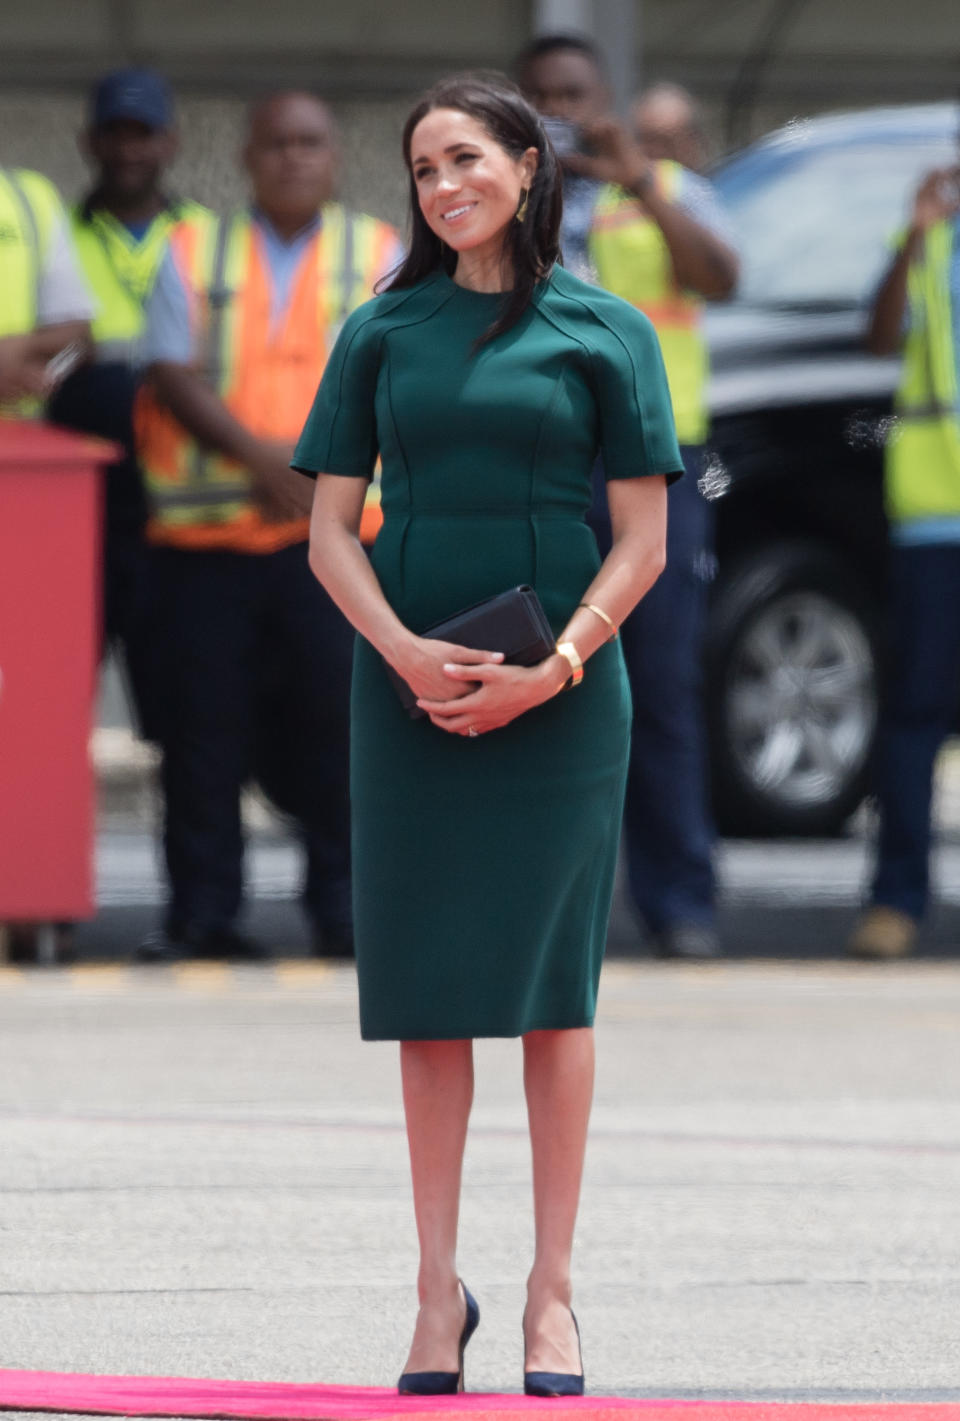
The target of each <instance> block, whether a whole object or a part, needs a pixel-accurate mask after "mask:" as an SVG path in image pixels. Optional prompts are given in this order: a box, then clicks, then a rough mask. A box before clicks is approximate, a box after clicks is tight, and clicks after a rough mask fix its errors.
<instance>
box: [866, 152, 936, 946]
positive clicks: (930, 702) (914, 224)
mask: <svg viewBox="0 0 960 1421" xmlns="http://www.w3.org/2000/svg"><path fill="white" fill-rule="evenodd" d="M904 331H906V335H905V338H904ZM867 339H868V345H869V348H870V350H871V351H872V352H873V353H874V354H875V355H891V354H893V353H894V352H895V351H898V350H899V349H900V348H901V346H903V371H902V374H901V377H900V386H899V389H898V391H897V397H896V405H895V413H896V419H895V421H894V424H893V426H892V428H891V431H890V435H889V438H888V440H887V448H886V469H885V479H886V503H887V516H888V519H889V522H890V542H891V549H890V565H889V574H888V576H889V582H888V589H889V590H888V597H889V626H888V630H889V637H890V645H889V664H888V668H887V685H886V696H885V700H884V703H883V706H882V709H881V720H880V736H879V751H878V756H877V767H876V786H875V787H876V795H877V804H878V808H879V811H880V830H879V838H878V843H877V861H876V867H875V870H874V876H873V884H872V888H871V895H870V906H869V908H868V909H867V910H866V912H865V913H864V914H863V916H862V917H861V918H860V920H859V922H858V923H857V925H856V927H855V928H854V931H853V933H852V935H851V937H850V939H849V941H848V943H847V947H848V950H849V951H850V952H851V953H852V954H853V955H854V956H856V957H864V958H874V959H876V958H895V957H903V956H904V955H905V954H907V953H908V952H910V951H911V949H912V948H913V946H914V944H915V943H916V940H917V937H918V934H919V930H920V922H921V920H922V918H923V916H924V913H925V911H926V908H927V901H928V897H929V861H930V844H931V820H930V816H931V795H932V788H933V767H934V761H935V759H936V755H937V751H938V750H939V749H940V746H941V745H942V744H943V742H944V740H945V739H946V737H947V736H948V735H949V734H950V732H951V730H952V729H953V726H954V723H955V718H956V713H957V703H958V700H960V413H958V408H960V406H958V393H957V392H958V388H960V168H942V169H938V170H937V171H935V172H931V173H928V174H927V175H926V177H925V178H924V179H923V181H922V183H921V184H920V186H919V188H918V190H917V193H916V196H915V198H914V202H913V211H912V214H911V219H910V225H909V227H908V229H907V231H906V233H905V235H904V236H903V239H902V241H901V242H900V244H899V247H898V250H897V253H896V255H895V256H894V258H893V261H892V262H891V264H890V267H889V270H888V271H887V274H886V277H885V278H884V280H883V282H882V284H881V286H880V289H879V291H878V292H877V297H876V301H875V303H874V308H873V314H872V319H871V322H870V329H869V332H868V337H867Z"/></svg>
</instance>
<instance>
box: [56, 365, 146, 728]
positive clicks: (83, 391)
mask: <svg viewBox="0 0 960 1421" xmlns="http://www.w3.org/2000/svg"><path fill="white" fill-rule="evenodd" d="M135 393H136V376H135V374H134V372H133V370H132V369H131V368H130V366H129V365H123V364H121V363H119V362H116V363H111V364H102V365H84V366H83V367H81V369H79V370H76V371H74V373H73V374H72V375H70V376H68V377H67V379H66V380H65V381H64V382H63V384H62V385H61V386H59V388H58V389H57V390H55V391H54V393H53V395H52V396H51V399H50V402H49V405H48V407H47V416H48V418H49V419H51V420H53V422H54V423H55V424H61V425H63V426H64V427H65V428H67V429H78V430H81V431H82V432H83V433H85V434H99V435H102V436H103V437H104V438H105V439H111V440H113V441H114V443H116V444H119V445H120V446H121V447H122V449H123V451H124V452H123V457H122V458H120V459H119V460H118V461H117V462H116V463H115V464H111V465H109V466H108V468H107V470H106V479H105V486H104V490H105V497H104V505H103V513H104V516H103V624H102V632H103V645H104V647H105V648H106V647H109V648H111V649H112V650H114V651H119V652H120V654H121V656H122V660H123V665H124V669H125V671H126V677H127V686H128V689H129V692H130V696H131V700H132V703H133V710H134V713H135V717H136V720H137V728H138V730H139V731H140V734H141V735H143V736H144V738H145V739H147V740H154V739H156V738H157V734H158V727H157V716H156V697H157V691H156V668H155V666H154V664H153V649H154V630H153V627H152V624H151V615H152V612H153V586H152V580H151V573H152V568H153V550H152V548H151V547H150V546H149V544H148V543H147V541H146V538H145V537H144V527H145V525H146V521H147V504H146V496H145V494H144V491H143V480H142V477H141V474H140V469H139V468H138V466H137V461H136V458H135V455H134V453H133V425H132V411H133V400H134V395H135Z"/></svg>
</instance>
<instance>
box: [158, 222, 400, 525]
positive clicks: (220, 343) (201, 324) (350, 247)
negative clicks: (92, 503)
mask: <svg viewBox="0 0 960 1421" xmlns="http://www.w3.org/2000/svg"><path fill="white" fill-rule="evenodd" d="M322 219H323V220H322V223H321V227H320V230H319V232H318V233H317V235H316V236H315V237H314V238H313V240H312V241H311V242H310V244H309V246H308V247H307V249H306V251H305V252H304V254H303V257H302V258H301V261H300V264H299V266H298V269H297V271H296V274H295V276H294V278H293V282H292V284H291V288H290V295H289V298H288V300H287V303H286V308H285V310H284V311H283V313H282V315H281V316H280V317H279V319H278V320H277V321H273V320H272V319H271V276H270V268H269V261H268V258H267V253H266V250H265V245H264V240H263V236H262V233H261V232H260V230H259V228H258V226H257V224H256V222H255V221H254V220H253V218H252V217H251V216H250V215H249V214H246V213H242V214H237V215H236V216H234V217H231V218H223V219H217V218H213V219H196V218H193V219H187V220H185V221H184V222H183V223H181V224H180V225H179V226H178V227H177V228H175V229H174V231H173V232H172V234H171V237H170V249H171V253H172V255H173V259H174V261H175V262H176V264H177V268H178V270H179V273H180V275H181V278H182V280H183V283H184V287H185V289H186V291H187V293H188V296H189V300H190V318H191V325H192V329H193V331H194V335H195V341H196V348H197V349H198V350H199V351H200V352H201V359H200V361H199V362H198V369H199V370H200V371H201V373H202V374H203V375H204V376H205V378H206V379H207V380H208V381H209V383H210V384H211V385H212V386H213V388H214V389H215V390H216V391H217V393H218V394H219V396H220V398H221V399H222V400H223V402H224V404H225V405H226V406H227V408H228V409H229V410H230V412H231V413H232V414H233V415H234V416H235V417H236V418H237V419H238V420H239V421H240V422H241V423H242V424H243V425H244V427H245V428H247V429H249V430H250V432H251V433H252V434H254V435H256V436H257V438H260V439H266V440H277V441H280V442H283V443H285V444H293V443H294V442H295V441H296V439H297V437H298V436H299V434H300V431H301V429H302V428H303V425H304V422H305V420H306V417H307V414H308V413H309V410H310V406H311V404H312V402H313V398H314V395H315V393H316V388H317V384H318V382H319V379H320V376H321V375H322V373H323V369H324V366H325V365H326V362H327V358H328V356H329V354H330V351H331V349H332V348H333V343H334V341H335V339H336V336H337V334H338V332H339V329H340V327H341V326H342V324H343V321H344V320H345V319H346V317H347V316H348V315H349V314H350V313H351V311H353V310H354V309H355V308H356V307H357V306H359V305H360V304H361V303H362V302H363V301H365V300H367V299H368V298H369V297H370V296H371V295H372V292H373V286H374V283H375V281H376V280H377V279H378V277H379V276H381V275H382V274H383V272H384V271H385V270H386V267H387V264H388V262H389V260H390V257H391V255H392V254H393V253H394V252H395V250H396V247H397V240H398V239H397V236H396V233H395V232H394V230H393V228H392V227H389V226H388V225H387V224H386V223H384V222H379V221H377V220H376V219H375V218H373V217H367V216H364V215H361V214H353V213H348V212H346V211H345V209H344V208H342V207H341V206H340V205H339V203H328V204H325V206H324V207H323V210H322ZM135 428H136V436H137V448H138V453H139V457H140V464H141V468H142V470H143V476H144V482H145V485H146V488H147V492H148V495H149V498H150V502H151V508H152V516H151V519H150V523H149V526H148V535H149V537H150V539H151V540H152V541H153V542H155V543H160V544H165V545H170V546H174V547H180V548H189V549H224V550H229V551H233V552H244V553H269V552H275V551H276V550H277V549H279V548H283V547H286V546H288V545H289V544H291V543H296V542H301V541H303V540H304V539H306V537H307V535H308V530H309V520H308V519H306V518H298V519H294V520H290V521H288V522H282V523H270V522H267V521H266V520H265V519H264V518H263V516H262V514H261V513H260V511H259V509H258V508H257V507H256V505H255V504H254V502H253V500H252V498H251V495H250V485H251V480H250V475H249V473H248V472H247V470H245V469H244V468H243V467H242V466H241V465H240V464H238V463H237V462H236V461H235V460H233V459H229V458H227V457H226V456H225V455H222V454H219V453H217V452H215V451H212V450H209V449H205V448H202V447H201V446H200V445H199V444H197V442H196V441H195V440H194V439H193V438H192V436H191V435H190V434H188V433H187V431H186V430H185V429H184V428H183V426H182V425H181V424H180V423H179V422H178V421H177V420H176V419H175V418H174V417H173V415H171V414H170V412H169V411H168V410H167V409H165V408H164V407H163V406H162V405H161V404H160V403H159V402H158V400H157V399H156V397H155V395H154V394H153V391H152V390H151V388H150V385H149V382H147V384H146V385H145V386H144V388H143V389H142V391H141V392H140V394H139V396H138V399H137V407H136V410H135Z"/></svg>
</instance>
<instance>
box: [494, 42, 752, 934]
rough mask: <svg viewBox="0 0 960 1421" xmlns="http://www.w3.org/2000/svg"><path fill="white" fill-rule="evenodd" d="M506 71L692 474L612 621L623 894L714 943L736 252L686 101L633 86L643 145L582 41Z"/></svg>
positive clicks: (581, 258) (664, 928) (571, 256)
mask: <svg viewBox="0 0 960 1421" xmlns="http://www.w3.org/2000/svg"><path fill="white" fill-rule="evenodd" d="M516 70H517V75H518V78H519V81H520V85H521V88H522V89H523V90H524V92H525V93H526V94H527V96H528V98H530V99H531V101H532V102H533V103H534V104H535V105H536V107H537V108H538V109H539V110H540V112H541V113H542V114H543V115H544V117H545V118H546V119H547V120H548V122H547V128H548V131H549V132H550V135H551V138H552V140H553V142H554V146H555V147H556V148H557V151H558V155H559V157H560V162H561V164H562V166H563V168H564V172H565V180H564V213H563V226H562V228H561V241H562V245H563V256H564V262H565V264H566V265H567V266H568V268H569V269H570V270H572V271H573V272H574V273H576V274H577V275H579V276H582V277H585V278H586V279H589V280H592V281H594V282H596V283H598V284H599V285H600V286H603V287H605V288H606V289H607V290H608V291H611V292H613V293H614V294H615V295H617V296H620V297H622V298H623V299H625V300H627V301H629V302H630V303H631V304H632V305H634V306H636V307H637V308H638V309H639V310H642V311H644V312H645V313H646V315H647V316H648V317H649V318H650V320H651V321H652V322H653V324H654V326H655V327H656V331H657V335H658V337H659V339H660V345H661V348H662V350H663V357H664V362H665V364H666V368H667V377H668V380H669V383H670V393H671V398H672V400H673V411H674V418H675V420H676V425H677V435H678V437H679V440H680V446H681V453H682V455H683V460H684V466H685V468H686V470H687V473H688V475H689V477H688V478H685V479H681V480H680V481H679V483H677V484H674V485H673V487H672V488H671V489H670V494H669V502H668V507H669V518H668V533H667V567H666V571H665V572H664V574H663V575H662V576H661V578H660V580H659V581H658V582H657V584H656V586H655V587H654V588H653V590H652V592H651V593H650V594H649V596H647V597H646V598H645V599H644V601H643V603H642V605H641V606H640V607H639V608H638V609H637V611H636V612H635V613H634V615H633V616H632V617H631V618H630V619H629V621H628V622H627V624H626V626H625V627H624V629H623V650H624V655H625V657H626V661H627V669H628V673H629V676H630V686H631V691H632V693H633V704H634V721H633V740H632V748H631V757H630V776H629V781H628V788H627V803H626V811H625V816H624V829H625V841H626V845H625V846H626V856H627V869H628V877H629V885H630V891H631V895H632V898H633V901H634V904H635V905H636V908H637V910H638V911H639V913H640V915H641V917H642V919H643V921H644V923H645V925H646V927H647V929H648V931H649V933H650V935H651V940H652V944H653V949H654V951H655V952H656V953H657V955H659V956H663V957H681V958H689V959H699V958H712V957H716V956H717V955H718V954H719V952H720V943H719V939H718V936H717V930H716V920H715V903H714V899H715V887H714V875H713V865H712V850H713V843H714V831H713V826H712V823H711V818H710V811H709V791H708V775H707V762H706V737H705V731H704V725H703V708H702V703H701V695H702V689H701V680H702V672H701V659H702V644H703V634H704V620H705V612H706V596H707V583H708V580H709V577H710V574H711V571H712V541H713V539H712V519H711V517H710V509H709V505H708V504H707V502H706V500H705V499H704V498H703V495H702V494H701V493H700V490H699V487H698V480H699V478H700V476H701V474H702V471H703V444H704V440H705V438H706V434H707V409H706V395H705V391H706V379H707V349H706V343H705V339H704V336H703V333H702V330H701V313H702V309H703V301H704V299H705V298H712V299H720V298H723V297H726V296H729V295H730V294H731V292H732V291H733V289H734V286H735V284H736V281H737V276H738V262H737V256H736V253H735V251H734V248H733V242H732V239H731V236H730V232H729V230H728V227H727V224H726V222H725V219H724V216H723V213H722V210H721V208H720V205H719V202H718V200H717V198H716V195H715V193H714V191H713V189H712V187H711V186H710V184H709V183H707V182H706V180H705V179H704V178H702V177H699V176H698V175H696V174H695V173H693V172H691V171H689V169H687V168H685V167H683V166H682V163H681V161H679V156H680V155H683V156H686V157H687V158H689V159H691V160H693V159H694V158H696V157H698V155H699V154H700V153H701V149H700V148H699V147H697V148H696V150H694V149H693V148H691V145H690V131H689V130H690V121H691V120H690V114H689V112H688V114H687V117H686V118H685V119H684V121H683V122H678V121H677V111H676V105H674V106H673V109H674V111H673V115H672V117H671V116H670V114H669V113H668V115H667V117H668V119H669V123H668V122H665V121H664V119H663V109H664V104H663V95H662V93H661V97H660V99H657V97H656V91H654V93H653V95H651V96H648V98H647V99H646V100H644V99H643V98H642V97H641V99H640V101H639V103H638V107H639V116H638V122H639V125H640V129H641V132H642V131H643V130H644V125H645V124H647V125H649V124H652V123H653V121H654V118H653V117H651V115H653V116H654V117H656V122H657V125H658V134H659V137H658V139H657V148H656V151H657V154H658V156H656V157H653V156H651V154H650V153H648V152H647V151H646V150H645V149H644V148H643V147H641V145H640V143H639V142H638V141H637V139H636V138H635V137H634V135H633V134H632V133H631V131H630V130H629V128H628V127H626V126H625V125H624V124H623V123H621V122H620V121H619V119H617V118H616V117H615V116H613V115H612V114H611V112H610V102H611V101H610V92H609V88H608V85H607V80H606V72H605V66H604V62H603V58H602V56H601V54H600V52H599V50H598V49H597V48H596V47H595V46H594V45H593V43H592V42H591V41H590V40H588V39H584V38H581V37H579V36H576V35H546V36H542V37H541V38H539V39H537V40H535V41H534V42H533V43H532V44H531V45H530V46H529V47H528V48H527V49H526V50H524V52H523V53H522V54H521V55H520V56H519V58H518V60H517V64H516ZM635 113H636V108H635ZM681 117H682V115H681ZM671 133H672V134H673V138H672V139H671V138H670V137H669V135H670V134H671ZM670 143H672V144H673V148H672V151H671V152H670V155H669V156H668V155H667V151H666V150H667V147H668V145H669V144H670ZM595 489H596V499H595V503H594V509H593V514H592V521H593V524H594V528H595V531H596V533H597V539H598V542H599V544H600V548H601V551H602V552H603V551H605V550H606V549H607V548H608V547H609V544H610V525H609V515H608V513H607V509H606V503H605V498H604V488H603V478H602V475H601V474H600V473H599V471H598V474H597V477H596V478H595Z"/></svg>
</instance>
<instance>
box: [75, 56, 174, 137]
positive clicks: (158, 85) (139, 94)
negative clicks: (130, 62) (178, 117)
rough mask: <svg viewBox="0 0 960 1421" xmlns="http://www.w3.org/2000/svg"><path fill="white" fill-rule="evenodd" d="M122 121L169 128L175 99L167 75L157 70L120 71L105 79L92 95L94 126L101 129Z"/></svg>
mask: <svg viewBox="0 0 960 1421" xmlns="http://www.w3.org/2000/svg"><path fill="white" fill-rule="evenodd" d="M119 118H130V119H134V120H135V121H136V122H137V123H145V124H146V125H147V127H148V128H169V127H170V126H171V124H172V123H173V95H172V94H171V92H170V86H169V84H168V83H167V81H166V79H164V77H163V75H162V74H157V73H156V72H155V71H154V70H153V69H116V70H114V72H113V73H112V74H107V75H105V76H104V77H103V78H102V79H101V80H100V82H99V83H98V84H97V85H96V86H95V88H94V89H93V92H92V93H91V95H90V124H91V127H93V128H99V127H100V126H101V125H102V124H105V123H112V122H113V121H114V119H119Z"/></svg>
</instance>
